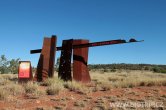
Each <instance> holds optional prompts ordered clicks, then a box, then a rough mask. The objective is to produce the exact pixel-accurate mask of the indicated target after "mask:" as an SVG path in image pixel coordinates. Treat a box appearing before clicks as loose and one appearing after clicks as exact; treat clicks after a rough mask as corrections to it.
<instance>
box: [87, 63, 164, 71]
mask: <svg viewBox="0 0 166 110" xmlns="http://www.w3.org/2000/svg"><path fill="white" fill-rule="evenodd" d="M88 67H89V70H91V71H94V70H101V71H104V72H116V70H145V71H153V72H157V73H166V65H152V64H125V63H120V64H93V65H92V64H90V65H88Z"/></svg>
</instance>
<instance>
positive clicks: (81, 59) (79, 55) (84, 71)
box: [73, 39, 91, 83]
mask: <svg viewBox="0 0 166 110" xmlns="http://www.w3.org/2000/svg"><path fill="white" fill-rule="evenodd" d="M86 43H89V40H83V39H78V40H74V41H73V45H79V44H86ZM88 51H89V48H88V47H85V48H77V49H74V51H73V60H74V61H73V79H74V80H76V81H80V82H83V83H87V82H90V81H91V78H90V75H89V70H88V66H87V63H88Z"/></svg>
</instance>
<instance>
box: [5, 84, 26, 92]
mask: <svg viewBox="0 0 166 110" xmlns="http://www.w3.org/2000/svg"><path fill="white" fill-rule="evenodd" d="M4 89H5V90H7V91H9V93H10V94H12V95H19V94H22V93H24V89H23V88H22V86H21V85H19V84H14V83H11V84H9V85H8V86H5V88H4Z"/></svg>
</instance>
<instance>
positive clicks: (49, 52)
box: [30, 36, 142, 82]
mask: <svg viewBox="0 0 166 110" xmlns="http://www.w3.org/2000/svg"><path fill="white" fill-rule="evenodd" d="M56 39H57V37H56V36H52V37H51V38H44V43H43V48H42V49H37V50H31V51H30V53H31V54H34V53H41V54H40V58H39V62H38V66H37V71H36V75H35V78H34V80H36V81H43V80H45V79H46V78H48V77H53V74H54V60H55V52H56V51H59V50H61V57H60V65H59V73H58V77H59V78H61V79H63V80H65V81H68V80H72V79H74V80H76V81H80V82H90V81H91V78H90V75H89V71H88V66H87V64H88V50H89V47H95V46H103V45H113V44H123V43H133V42H142V41H137V40H135V39H130V40H129V41H128V42H127V41H126V40H121V39H118V40H109V41H102V42H94V43H89V40H84V39H69V40H63V42H62V47H56ZM72 53H73V54H72ZM72 56H73V74H72V73H71V59H72Z"/></svg>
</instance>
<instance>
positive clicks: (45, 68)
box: [34, 36, 57, 81]
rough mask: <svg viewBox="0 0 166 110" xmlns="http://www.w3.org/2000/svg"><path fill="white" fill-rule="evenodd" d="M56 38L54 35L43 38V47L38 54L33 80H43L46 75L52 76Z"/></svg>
mask: <svg viewBox="0 0 166 110" xmlns="http://www.w3.org/2000/svg"><path fill="white" fill-rule="evenodd" d="M56 40H57V37H56V36H52V37H51V38H44V43H43V48H42V52H41V54H40V58H39V62H38V66H37V71H36V74H35V77H34V80H36V81H44V80H45V79H47V78H48V77H53V75H54V63H55V52H56Z"/></svg>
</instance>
